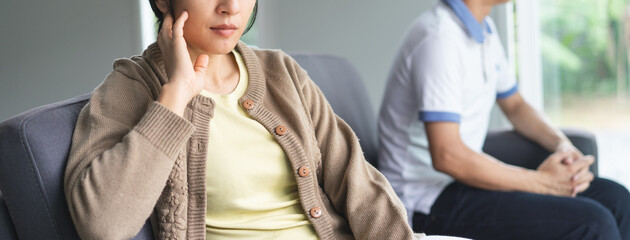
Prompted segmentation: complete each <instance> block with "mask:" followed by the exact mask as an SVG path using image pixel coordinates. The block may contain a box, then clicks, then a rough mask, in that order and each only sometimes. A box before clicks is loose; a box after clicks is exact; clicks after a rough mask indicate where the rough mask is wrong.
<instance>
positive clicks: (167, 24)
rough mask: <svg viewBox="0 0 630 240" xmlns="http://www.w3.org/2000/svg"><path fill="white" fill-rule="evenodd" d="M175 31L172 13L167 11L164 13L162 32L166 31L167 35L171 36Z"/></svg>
mask: <svg viewBox="0 0 630 240" xmlns="http://www.w3.org/2000/svg"><path fill="white" fill-rule="evenodd" d="M172 31H173V16H171V13H167V14H166V15H164V20H162V30H161V31H160V32H164V33H165V35H166V36H167V37H170V36H171V34H170V33H171V32H172Z"/></svg>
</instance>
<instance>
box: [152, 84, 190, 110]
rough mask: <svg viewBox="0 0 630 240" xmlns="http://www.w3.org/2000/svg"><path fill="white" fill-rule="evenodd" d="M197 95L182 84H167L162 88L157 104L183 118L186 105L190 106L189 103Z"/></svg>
mask: <svg viewBox="0 0 630 240" xmlns="http://www.w3.org/2000/svg"><path fill="white" fill-rule="evenodd" d="M196 94H197V93H194V92H193V91H191V90H190V89H189V88H187V87H186V86H182V85H181V84H174V83H167V84H164V86H162V91H161V92H160V96H159V97H158V99H157V102H158V103H160V104H162V105H164V106H165V107H166V108H168V109H169V110H171V111H173V112H175V113H176V114H177V115H179V116H183V115H184V109H186V105H188V102H190V100H191V99H192V98H193V97H195V95H196Z"/></svg>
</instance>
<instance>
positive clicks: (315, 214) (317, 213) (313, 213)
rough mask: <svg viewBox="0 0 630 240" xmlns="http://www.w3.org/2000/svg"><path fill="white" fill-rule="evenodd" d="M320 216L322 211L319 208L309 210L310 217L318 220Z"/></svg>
mask: <svg viewBox="0 0 630 240" xmlns="http://www.w3.org/2000/svg"><path fill="white" fill-rule="evenodd" d="M321 216H322V209H321V208H319V207H314V208H311V217H313V218H319V217H321Z"/></svg>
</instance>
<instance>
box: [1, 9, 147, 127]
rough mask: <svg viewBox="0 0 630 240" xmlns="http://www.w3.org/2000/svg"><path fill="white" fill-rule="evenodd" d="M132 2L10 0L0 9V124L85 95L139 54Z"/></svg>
mask: <svg viewBox="0 0 630 240" xmlns="http://www.w3.org/2000/svg"><path fill="white" fill-rule="evenodd" d="M139 18H140V17H139V4H138V1H136V0H125V1H96V0H63V1H45V0H16V1H8V2H4V3H3V4H2V7H0V29H2V30H1V32H0V121H3V120H5V119H7V118H9V117H10V116H13V115H16V114H18V113H20V112H22V111H25V110H28V109H30V108H33V107H36V106H39V105H43V104H47V103H52V102H55V101H59V100H63V99H66V98H70V97H73V96H76V95H79V94H82V93H86V92H89V91H91V90H92V89H93V88H94V87H96V86H97V85H98V84H99V83H100V82H101V81H102V80H103V79H104V78H105V76H106V75H107V73H109V72H110V71H111V70H112V61H113V60H114V59H115V58H119V57H128V56H131V55H134V54H138V53H140V51H141V49H140V48H141V39H140V20H139Z"/></svg>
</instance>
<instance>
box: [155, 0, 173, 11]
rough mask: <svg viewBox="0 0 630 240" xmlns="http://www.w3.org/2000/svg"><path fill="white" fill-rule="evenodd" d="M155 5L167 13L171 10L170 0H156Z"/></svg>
mask: <svg viewBox="0 0 630 240" xmlns="http://www.w3.org/2000/svg"><path fill="white" fill-rule="evenodd" d="M155 5H156V6H157V7H158V9H160V12H162V13H163V14H167V13H168V12H169V6H170V4H169V2H168V0H155Z"/></svg>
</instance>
